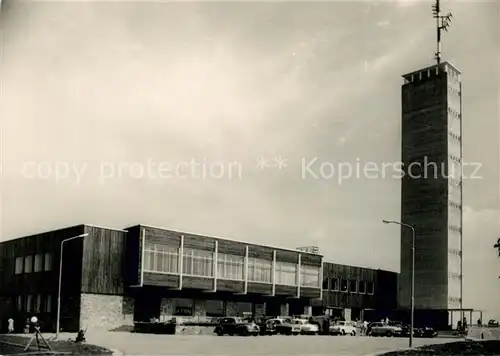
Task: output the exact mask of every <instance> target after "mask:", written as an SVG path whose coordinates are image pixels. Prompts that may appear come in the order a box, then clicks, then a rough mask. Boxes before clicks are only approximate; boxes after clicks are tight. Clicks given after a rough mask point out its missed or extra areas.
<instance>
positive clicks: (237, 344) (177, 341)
mask: <svg viewBox="0 0 500 356" xmlns="http://www.w3.org/2000/svg"><path fill="white" fill-rule="evenodd" d="M45 336H46V337H50V336H53V335H51V334H45ZM74 336H75V334H65V333H64V334H61V339H63V340H64V339H68V338H69V337H72V338H74ZM86 337H87V342H88V343H91V344H96V345H99V346H103V347H107V348H109V349H112V350H114V351H119V353H121V354H123V355H193V356H195V355H214V356H215V355H218V356H226V355H227V356H246V355H273V356H275V355H276V356H281V355H283V356H285V355H286V356H294V355H297V356H298V355H300V356H304V355H308V356H315V355H318V356H319V355H336V356H337V355H338V356H342V355H351V356H356V355H358V356H363V355H371V354H374V353H378V352H383V351H391V350H394V349H399V348H406V347H408V339H404V338H386V337H375V338H374V337H366V336H258V337H239V336H215V335H213V336H211V335H210V336H208V335H207V336H194V335H152V334H134V333H127V332H108V331H97V330H89V331H88V332H87V334H86ZM450 341H456V339H446V338H435V339H415V340H414V345H415V346H421V345H426V344H435V343H444V342H450Z"/></svg>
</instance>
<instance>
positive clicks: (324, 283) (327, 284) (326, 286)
mask: <svg viewBox="0 0 500 356" xmlns="http://www.w3.org/2000/svg"><path fill="white" fill-rule="evenodd" d="M328 282H329V281H328V278H325V279H323V287H322V288H323V290H328V287H329V283H328Z"/></svg>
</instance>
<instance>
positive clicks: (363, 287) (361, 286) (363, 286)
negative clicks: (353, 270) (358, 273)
mask: <svg viewBox="0 0 500 356" xmlns="http://www.w3.org/2000/svg"><path fill="white" fill-rule="evenodd" d="M358 293H360V294H365V293H366V282H365V281H359V284H358Z"/></svg>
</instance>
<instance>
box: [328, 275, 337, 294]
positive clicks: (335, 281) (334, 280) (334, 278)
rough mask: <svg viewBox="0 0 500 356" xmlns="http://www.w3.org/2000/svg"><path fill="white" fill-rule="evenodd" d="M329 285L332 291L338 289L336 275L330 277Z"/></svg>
mask: <svg viewBox="0 0 500 356" xmlns="http://www.w3.org/2000/svg"><path fill="white" fill-rule="evenodd" d="M330 287H331V288H332V291H334V292H338V291H339V279H338V278H337V277H333V278H332V283H331V284H330Z"/></svg>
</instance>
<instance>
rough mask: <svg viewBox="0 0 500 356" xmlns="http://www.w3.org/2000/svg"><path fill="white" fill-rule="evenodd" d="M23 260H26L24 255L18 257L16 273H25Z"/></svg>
mask: <svg viewBox="0 0 500 356" xmlns="http://www.w3.org/2000/svg"><path fill="white" fill-rule="evenodd" d="M23 262H24V258H22V257H17V258H16V274H21V273H23Z"/></svg>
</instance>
